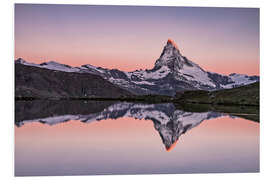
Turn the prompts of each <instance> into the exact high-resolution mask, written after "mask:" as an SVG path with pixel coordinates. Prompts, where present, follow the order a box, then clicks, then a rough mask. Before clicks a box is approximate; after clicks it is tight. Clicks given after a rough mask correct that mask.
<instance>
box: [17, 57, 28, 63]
mask: <svg viewBox="0 0 270 180" xmlns="http://www.w3.org/2000/svg"><path fill="white" fill-rule="evenodd" d="M25 62H26V61H25V60H24V59H23V58H18V59H17V60H15V63H19V64H24V63H25Z"/></svg>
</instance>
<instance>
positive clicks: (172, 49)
mask: <svg viewBox="0 0 270 180" xmlns="http://www.w3.org/2000/svg"><path fill="white" fill-rule="evenodd" d="M183 63H184V59H183V57H182V55H181V54H180V51H179V49H178V47H177V45H176V43H175V42H174V41H173V40H171V39H168V41H167V44H166V45H165V47H164V48H163V51H162V53H161V55H160V57H159V59H158V60H157V61H156V63H155V67H161V66H167V67H169V68H170V69H171V70H173V69H181V67H182V66H183Z"/></svg>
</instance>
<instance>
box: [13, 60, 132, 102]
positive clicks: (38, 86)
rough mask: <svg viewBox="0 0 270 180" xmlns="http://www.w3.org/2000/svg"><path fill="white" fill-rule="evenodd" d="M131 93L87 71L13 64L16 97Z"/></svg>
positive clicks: (99, 95) (33, 97)
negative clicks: (59, 69)
mask: <svg viewBox="0 0 270 180" xmlns="http://www.w3.org/2000/svg"><path fill="white" fill-rule="evenodd" d="M128 95H131V93H130V92H128V91H126V90H124V89H122V88H120V87H118V86H117V85H114V84H112V83H111V82H109V81H107V80H105V79H103V78H102V77H100V76H98V75H94V74H89V73H87V74H86V73H75V72H63V71H55V70H50V69H44V68H39V67H34V66H26V65H23V64H19V63H16V64H15V97H16V98H30V99H31V98H32V99H35V98H54V99H58V98H119V97H124V96H128Z"/></svg>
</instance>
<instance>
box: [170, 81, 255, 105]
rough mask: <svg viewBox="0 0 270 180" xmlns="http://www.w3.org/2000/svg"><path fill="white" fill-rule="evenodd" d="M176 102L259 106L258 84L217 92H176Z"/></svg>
mask: <svg viewBox="0 0 270 180" xmlns="http://www.w3.org/2000/svg"><path fill="white" fill-rule="evenodd" d="M175 101H176V102H186V103H207V104H224V105H226V104H228V105H255V106H258V105H259V104H260V89H259V82H256V83H253V84H249V85H246V86H241V87H237V88H233V89H223V90H219V91H201V90H197V91H185V92H178V93H176V96H175Z"/></svg>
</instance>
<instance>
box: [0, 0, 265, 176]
mask: <svg viewBox="0 0 270 180" xmlns="http://www.w3.org/2000/svg"><path fill="white" fill-rule="evenodd" d="M14 3H46V4H55V3H59V4H99V5H154V6H201V7H205V6H207V7H259V8H260V16H261V21H260V24H261V26H260V42H261V43H260V52H261V54H260V56H261V58H260V67H261V68H260V76H261V143H260V144H261V173H254V174H250V173H249V174H180V175H136V176H134V175H128V176H126V175H125V176H118V175H117V176H68V177H67V176H59V177H23V178H22V177H18V179H49V180H55V179H67V180H69V179H89V178H91V179H109V178H110V179H117V180H119V179H127V178H128V179H137V178H142V179H147V178H155V179H167V178H170V179H171V178H172V179H179V178H181V179H198V178H199V179H207V180H211V179H214V180H216V179H221V180H222V179H224V180H225V179H226V180H227V179H241V178H245V180H249V179H252V180H253V179H270V178H269V177H270V176H269V174H270V173H269V172H270V169H269V164H268V161H269V159H270V158H269V153H270V148H269V147H270V146H269V139H268V137H269V132H270V126H269V124H270V118H269V115H268V113H267V109H268V106H267V100H270V98H269V94H270V89H269V87H270V85H269V83H267V81H268V82H270V81H269V80H267V79H268V78H269V73H270V63H269V62H270V57H269V53H268V52H269V51H270V46H269V34H270V26H269V22H270V21H269V17H270V13H269V12H270V8H269V7H270V6H269V4H270V3H269V2H268V0H203V1H202V0H201V1H198V0H181V1H179V0H167V1H164V0H163V1H162V0H128V1H124V0H65V1H64V0H62V1H55V0H28V1H27V0H8V1H6V2H4V3H3V2H2V3H1V6H0V8H1V9H0V12H1V16H0V18H1V21H0V22H1V25H2V26H1V28H0V29H1V33H0V35H1V38H0V42H1V48H0V49H1V53H0V54H1V63H0V67H1V70H0V72H1V76H0V78H1V79H0V82H1V86H0V87H1V95H2V96H1V108H0V110H1V115H2V116H1V120H0V121H1V125H0V127H1V130H0V133H1V135H0V138H1V141H0V142H1V148H0V150H1V153H0V155H1V157H0V158H1V159H0V161H1V163H0V176H1V179H5V180H8V179H17V178H15V177H14V176H13V174H14V169H13V166H14V163H13V160H14V159H13V153H14V129H13V119H14V100H13V99H14V97H13V95H14V76H13V74H14V68H13V59H14V42H13V7H14ZM179 163H181V162H179Z"/></svg>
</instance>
